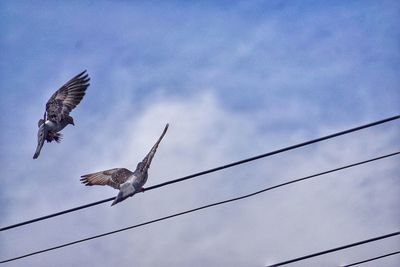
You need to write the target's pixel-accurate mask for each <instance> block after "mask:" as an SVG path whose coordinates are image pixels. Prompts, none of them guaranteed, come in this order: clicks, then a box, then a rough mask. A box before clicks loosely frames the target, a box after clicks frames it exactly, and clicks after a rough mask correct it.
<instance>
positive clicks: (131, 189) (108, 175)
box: [81, 123, 168, 206]
mask: <svg viewBox="0 0 400 267" xmlns="http://www.w3.org/2000/svg"><path fill="white" fill-rule="evenodd" d="M167 129H168V123H167V125H166V126H165V128H164V131H163V132H162V134H161V136H160V138H158V140H157V142H156V143H155V144H154V146H153V147H152V148H151V150H150V152H149V153H148V154H147V155H146V157H144V159H143V160H142V161H141V162H139V163H138V164H137V167H136V170H135V171H134V172H131V171H130V170H128V169H125V168H115V169H110V170H105V171H101V172H95V173H90V174H86V175H82V176H81V182H82V183H83V184H84V185H109V186H111V187H113V188H115V189H119V193H118V195H117V197H116V198H115V199H114V202H113V203H112V204H111V206H113V205H115V204H117V203H118V202H121V201H122V200H124V199H126V198H128V197H131V196H133V195H134V194H136V193H138V192H141V191H142V189H143V185H144V184H145V183H146V181H147V177H148V173H147V171H148V170H149V168H150V163H151V161H152V159H153V157H154V154H155V153H156V150H157V147H158V145H159V144H160V142H161V139H162V138H163V137H164V135H165V133H166V132H167Z"/></svg>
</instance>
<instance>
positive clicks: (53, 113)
mask: <svg viewBox="0 0 400 267" xmlns="http://www.w3.org/2000/svg"><path fill="white" fill-rule="evenodd" d="M85 73H86V70H85V71H83V72H81V73H80V74H78V75H76V76H75V77H74V78H72V79H71V80H69V81H68V82H67V83H66V84H64V85H63V86H62V87H61V88H60V89H58V90H57V91H56V92H55V93H54V94H53V95H52V96H51V97H50V99H49V101H47V104H46V111H47V119H49V120H51V121H55V122H60V121H61V120H62V119H65V118H67V117H68V115H69V113H70V112H71V110H73V109H74V108H75V107H76V106H77V105H78V104H79V103H80V102H81V100H82V98H83V96H84V95H85V91H86V89H87V88H88V87H89V85H90V84H89V81H90V78H89V75H88V74H87V73H86V74H85Z"/></svg>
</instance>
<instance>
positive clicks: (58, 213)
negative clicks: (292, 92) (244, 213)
mask: <svg viewBox="0 0 400 267" xmlns="http://www.w3.org/2000/svg"><path fill="white" fill-rule="evenodd" d="M397 119H400V115H397V116H393V117H389V118H386V119H383V120H379V121H375V122H372V123H368V124H364V125H361V126H358V127H355V128H351V129H348V130H344V131H341V132H337V133H334V134H330V135H326V136H323V137H320V138H317V139H313V140H310V141H306V142H303V143H299V144H296V145H292V146H288V147H285V148H281V149H278V150H275V151H272V152H268V153H265V154H261V155H258V156H254V157H251V158H247V159H244V160H240V161H236V162H233V163H229V164H226V165H223V166H219V167H216V168H213V169H209V170H206V171H202V172H198V173H194V174H191V175H188V176H184V177H182V178H178V179H174V180H170V181H167V182H164V183H160V184H157V185H153V186H150V187H147V188H143V192H145V191H149V190H153V189H156V188H159V187H163V186H166V185H170V184H173V183H178V182H182V181H185V180H189V179H192V178H195V177H198V176H201V175H205V174H208V173H212V172H216V171H220V170H223V169H226V168H230V167H233V166H236V165H240V164H244V163H247V162H250V161H254V160H258V159H261V158H265V157H269V156H272V155H275V154H279V153H282V152H286V151H289V150H293V149H296V148H300V147H303V146H307V145H310V144H314V143H317V142H321V141H324V140H327V139H331V138H334V137H338V136H341V135H345V134H348V133H352V132H356V131H359V130H362V129H366V128H369V127H373V126H377V125H379V124H383V123H387V122H390V121H394V120H397ZM114 199H115V197H110V198H107V199H103V200H99V201H96V202H92V203H88V204H85V205H82V206H78V207H75V208H71V209H67V210H63V211H60V212H56V213H52V214H49V215H45V216H42V217H37V218H35V219H31V220H27V221H23V222H20V223H16V224H12V225H9V226H5V227H2V228H0V232H2V231H5V230H9V229H12V228H16V227H20V226H23V225H27V224H31V223H35V222H39V221H42V220H46V219H50V218H53V217H57V216H60V215H63V214H67V213H70V212H75V211H78V210H81V209H86V208H89V207H93V206H96V205H99V204H102V203H105V202H109V201H112V200H114Z"/></svg>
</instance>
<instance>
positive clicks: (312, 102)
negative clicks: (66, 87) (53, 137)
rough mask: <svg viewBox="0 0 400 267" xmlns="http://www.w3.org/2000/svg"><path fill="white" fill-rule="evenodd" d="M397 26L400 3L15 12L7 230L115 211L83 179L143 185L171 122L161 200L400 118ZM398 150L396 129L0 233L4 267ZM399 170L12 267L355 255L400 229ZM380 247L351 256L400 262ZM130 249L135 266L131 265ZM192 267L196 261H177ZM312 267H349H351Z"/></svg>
mask: <svg viewBox="0 0 400 267" xmlns="http://www.w3.org/2000/svg"><path fill="white" fill-rule="evenodd" d="M399 13H400V4H399V3H398V2H397V1H351V2H349V1H331V2H327V1H235V2H233V1H218V2H214V1H202V2H201V3H196V2H190V1H189V2H185V3H183V2H181V1H171V2H168V3H165V2H163V3H161V2H158V1H152V2H147V3H139V2H134V1H119V2H111V1H70V2H56V1H37V2H28V1H2V2H1V3H0V20H1V21H0V27H1V32H2V34H1V36H0V57H1V60H0V78H1V81H2V82H1V90H0V104H1V105H0V111H1V114H3V115H2V116H1V121H0V122H1V126H2V133H1V136H2V138H1V139H0V140H1V141H0V145H1V148H2V149H1V152H0V160H1V166H2V168H3V175H2V176H3V178H2V184H3V186H2V188H1V189H0V193H1V195H0V204H2V205H1V206H2V208H1V209H0V214H1V215H2V216H1V218H0V223H1V225H8V224H11V223H15V222H18V221H21V220H24V219H30V218H32V217H35V216H39V215H44V214H47V213H51V212H55V211H58V210H60V209H64V208H70V207H73V206H75V205H80V204H84V203H86V202H91V201H96V200H98V199H102V198H107V197H110V196H112V195H113V194H116V191H114V190H113V189H111V188H102V187H100V188H95V187H91V188H87V187H84V186H82V185H81V184H80V183H79V177H80V175H82V174H85V173H89V172H93V171H99V170H103V169H108V168H112V167H127V168H130V169H134V167H135V166H136V163H137V161H138V160H141V159H142V158H143V156H144V155H145V153H147V151H148V149H149V148H150V147H151V146H152V144H153V142H154V141H155V140H156V138H157V137H158V136H159V133H160V132H161V130H162V128H163V126H164V124H165V123H166V122H169V123H170V125H171V127H170V129H169V131H168V133H167V135H166V137H165V139H164V140H163V142H162V144H161V146H160V149H159V151H158V152H157V155H156V157H155V159H154V161H153V164H152V168H151V169H150V174H149V175H150V177H149V180H148V185H153V184H156V183H159V182H163V181H166V180H168V179H172V178H175V177H179V176H183V175H186V174H190V173H193V172H196V171H200V170H202V169H205V168H211V167H215V166H218V165H221V164H224V163H228V162H230V161H234V160H239V159H242V158H244V157H249V156H253V155H256V154H260V153H264V152H267V151H271V150H273V149H277V148H280V147H283V146H287V145H292V144H295V143H297V142H302V141H305V140H308V139H311V138H315V137H318V136H321V135H324V134H329V133H332V132H335V131H339V130H342V129H346V128H350V127H353V126H357V125H360V124H363V123H367V122H371V121H375V120H379V119H382V118H385V117H389V116H393V115H397V114H399V111H400V109H399V106H400V93H399V83H400V76H399V75H398V73H399V71H400V50H399V40H400V39H399V38H400V31H399V28H398V25H399V23H400V16H399V15H400V14H399ZM84 69H87V70H88V73H89V75H90V77H91V85H90V87H89V89H88V91H87V94H86V96H85V98H84V99H83V101H82V103H81V104H80V105H79V106H78V107H77V108H76V109H75V110H74V111H73V112H72V113H71V115H72V116H73V117H74V119H75V124H76V126H75V127H73V126H69V127H67V128H66V129H65V130H64V131H63V134H64V140H63V141H62V142H61V143H60V144H53V143H52V144H45V147H44V148H43V150H42V154H41V156H40V157H39V159H38V160H36V161H34V160H32V155H33V153H34V149H35V147H36V132H37V121H38V120H39V119H40V118H41V117H42V115H43V112H44V107H45V103H46V101H47V100H48V98H49V97H50V96H51V94H52V93H53V92H54V91H55V90H56V89H58V88H59V87H60V86H61V85H62V84H63V83H65V82H66V81H67V80H69V79H70V78H71V77H72V76H74V75H76V74H78V73H79V72H81V71H82V70H84ZM399 134H400V132H399V128H398V122H393V123H388V124H386V125H382V126H379V127H376V128H374V129H369V130H366V131H363V132H360V133H356V134H351V135H349V136H346V137H342V138H338V139H336V140H332V141H329V142H325V143H324V144H319V145H314V146H311V147H309V148H304V149H300V150H298V151H294V152H290V153H287V154H285V155H282V156H276V157H273V158H270V159H265V160H262V161H259V162H257V163H254V164H248V165H244V166H241V167H237V168H234V169H232V170H228V171H226V172H221V173H218V174H213V175H209V176H207V177H204V179H201V181H195V182H188V183H182V184H179V185H177V186H174V187H168V188H165V189H160V190H154V192H151V193H150V192H149V193H146V194H142V195H138V196H135V197H134V198H131V199H128V200H126V201H125V202H124V203H121V204H120V205H117V206H115V207H113V208H110V207H109V206H108V205H104V206H101V207H96V208H93V209H91V210H87V211H83V212H79V213H76V214H73V215H68V216H64V217H63V218H57V219H54V220H49V221H46V222H43V223H39V224H37V225H32V226H27V227H24V228H22V227H21V228H20V229H15V230H12V231H9V232H6V233H1V235H0V256H1V259H3V258H8V257H13V256H16V255H19V254H23V253H26V252H30V251H32V250H35V249H41V248H45V247H47V246H51V245H55V244H59V243H62V242H68V241H72V240H75V239H78V238H81V237H86V236H88V235H91V234H98V233H100V232H102V231H109V230H114V229H117V228H120V227H124V226H127V225H131V224H135V223H139V222H142V221H145V220H147V219H152V218H155V217H159V216H162V215H166V214H169V213H172V212H174V211H181V210H183V209H185V208H193V207H196V206H198V205H201V204H205V203H209V202H211V201H217V200H221V199H224V198H227V197H232V196H236V195H238V194H245V193H248V192H251V191H255V190H257V189H259V188H260V187H266V186H269V185H273V184H275V183H278V182H280V181H283V180H285V179H288V178H297V177H300V176H301V175H308V174H312V173H314V172H318V171H320V170H321V169H324V168H325V169H329V168H335V167H337V166H339V165H341V164H347V163H352V162H355V161H359V160H364V159H368V158H369V157H375V156H379V155H382V154H385V153H390V152H393V151H394V149H396V148H398V147H399V141H398V140H399V139H398V136H399ZM398 166H399V165H398V159H396V158H393V159H387V160H384V161H382V162H379V163H378V162H377V163H374V164H371V166H365V167H363V168H359V169H357V170H356V169H354V170H351V171H346V172H344V173H340V174H337V175H332V179H329V180H328V179H327V180H326V181H325V180H324V181H320V182H318V181H315V182H312V183H307V184H304V185H298V186H293V187H291V188H290V189H287V190H282V191H280V192H279V193H271V194H267V195H265V196H263V197H259V198H255V199H254V200H249V201H247V202H243V203H240V204H235V205H232V206H229V207H221V208H217V209H215V210H214V211H211V210H210V211H204V212H203V213H201V214H198V215H195V216H188V217H187V218H182V219H177V220H175V221H171V222H168V223H166V224H159V225H157V226H150V227H147V228H146V229H143V230H140V231H132V232H130V233H127V234H123V235H119V236H113V237H108V238H106V239H104V240H101V239H100V240H96V241H92V242H89V243H86V244H81V245H79V246H76V247H71V248H66V249H63V250H60V251H57V252H52V253H48V254H46V255H41V256H36V257H32V258H28V259H25V260H22V261H20V262H16V263H13V264H10V266H26V265H29V266H43V265H42V264H43V261H45V262H46V263H47V264H48V266H54V265H57V266H71V265H72V264H74V265H78V266H80V265H83V264H86V265H95V264H96V265H98V266H110V265H115V264H119V265H120V266H129V264H130V260H132V258H134V259H136V261H137V263H138V265H140V266H154V265H155V264H159V263H160V262H162V263H163V265H165V266H188V265H191V266H193V264H194V263H196V264H198V266H205V265H207V266H222V265H235V266H250V265H255V266H257V265H258V266H259V265H263V264H266V263H269V262H274V261H279V260H284V259H288V258H292V257H296V256H299V255H303V254H307V253H310V252H313V251H317V250H319V249H321V248H329V247H332V246H335V245H342V244H344V243H351V242H354V241H357V240H361V239H364V238H367V237H370V236H374V235H380V234H384V233H387V232H391V231H393V230H396V227H398V225H399V213H398V211H397V210H398V204H397V203H399V201H400V199H399V195H400V194H399V191H400V188H399V187H400V184H399V180H398V178H399V177H398V174H397V173H399V167H398ZM377 177H378V178H377ZM377 179H378V180H377ZM182 200H184V201H182ZM303 212H304V213H303ZM271 218H273V219H271ZM121 222H123V223H121ZM60 228H61V229H63V231H59V229H60ZM167 229H169V231H168V233H166V230H167ZM299 231H300V233H299ZM28 234H29V235H28ZM27 236H29V238H28V240H27ZM160 236H162V240H160ZM236 238H237V240H236ZM288 239H290V242H287V241H286V242H284V241H285V240H288ZM385 242H386V241H385ZM382 244H383V245H381V246H380V247H379V248H377V247H374V246H369V247H368V248H363V249H357V250H353V251H351V252H348V253H343V254H340V255H343V260H346V259H353V260H357V259H363V258H365V257H367V256H369V255H371V253H372V252H373V253H376V252H379V250H382V252H385V251H387V252H390V251H391V249H392V250H394V249H395V248H396V245H395V243H393V241H387V242H386V243H383V242H382ZM397 244H398V243H397ZM124 246H128V247H129V248H131V249H132V250H131V252H129V253H130V254H129V255H130V256H129V257H127V256H126V255H120V256H119V257H117V258H116V257H115V255H116V254H118V252H119V251H121V250H122V249H123V248H124ZM144 248H149V249H148V250H144ZM397 248H398V245H397ZM177 250H178V251H179V250H184V251H185V253H184V254H185V255H184V256H181V257H174V256H170V255H173V254H174V253H175V252H176V251H177ZM98 251H101V253H97V252H98ZM215 251H221V253H216V252H215ZM72 253H73V254H74V255H76V257H73V258H71V257H70V256H69V255H71V254H72ZM98 254H100V255H98ZM93 255H96V256H93ZM232 255H234V256H232ZM341 259H342V258H341ZM60 262H62V263H60ZM382 262H383V263H384V264H387V265H384V266H397V265H398V263H399V258H398V257H397V258H396V257H393V258H391V259H385V260H382ZM308 264H309V265H308V266H321V265H323V264H326V265H327V266H328V265H329V266H330V265H332V266H334V265H335V264H336V265H337V264H338V257H337V255H336V256H327V257H321V258H320V259H315V260H313V261H310V262H309V263H308ZM195 266H196V265H195ZM299 266H301V265H299Z"/></svg>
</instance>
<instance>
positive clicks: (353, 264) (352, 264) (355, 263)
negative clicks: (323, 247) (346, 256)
mask: <svg viewBox="0 0 400 267" xmlns="http://www.w3.org/2000/svg"><path fill="white" fill-rule="evenodd" d="M399 253H400V250H399V251H396V252H392V253H389V254H385V255H382V256H378V257H375V258H371V259H367V260H363V261H358V262H354V263H351V264H348V265H342V267H350V266H355V265H359V264H362V263H366V262H370V261H374V260H378V259H382V258H385V257H389V256H393V255H396V254H399Z"/></svg>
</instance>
